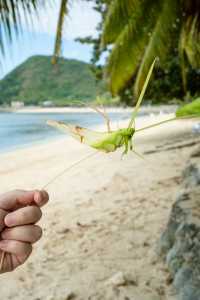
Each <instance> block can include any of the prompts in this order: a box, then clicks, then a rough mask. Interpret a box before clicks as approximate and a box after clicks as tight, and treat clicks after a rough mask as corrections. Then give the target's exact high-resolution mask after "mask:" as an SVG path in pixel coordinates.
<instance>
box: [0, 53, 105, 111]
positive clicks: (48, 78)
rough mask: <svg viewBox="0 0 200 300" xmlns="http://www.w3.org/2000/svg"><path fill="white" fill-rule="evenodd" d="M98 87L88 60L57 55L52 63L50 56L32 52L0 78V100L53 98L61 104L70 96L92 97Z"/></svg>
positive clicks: (41, 100)
mask: <svg viewBox="0 0 200 300" xmlns="http://www.w3.org/2000/svg"><path fill="white" fill-rule="evenodd" d="M102 90H103V87H102V84H98V85H97V84H96V80H95V77H94V75H93V73H92V71H91V69H90V65H89V64H86V63H84V62H81V61H77V60H68V59H63V58H59V60H58V63H57V64H56V65H52V63H51V57H47V56H34V57H31V58H29V59H28V60H27V61H26V62H24V63H23V64H21V65H20V66H19V67H17V68H16V69H15V70H14V71H12V72H11V73H10V74H8V75H7V76H6V77H5V78H4V79H3V80H1V81H0V104H5V103H6V104H10V103H11V101H24V103H25V104H27V105H29V104H35V105H36V104H39V103H40V102H43V101H53V102H54V103H55V104H56V105H58V106H63V105H67V104H71V103H72V100H81V101H92V100H94V99H96V96H97V95H98V94H99V92H100V91H102Z"/></svg>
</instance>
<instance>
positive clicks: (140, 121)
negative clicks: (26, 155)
mask: <svg viewBox="0 0 200 300" xmlns="http://www.w3.org/2000/svg"><path fill="white" fill-rule="evenodd" d="M123 112H124V110H123ZM173 116H174V114H168V113H167V114H165V113H160V114H158V113H157V114H154V113H151V114H149V113H147V114H144V115H142V116H138V118H137V119H136V123H137V127H143V126H146V124H149V123H151V124H152V123H153V122H154V119H157V121H156V122H160V121H161V120H164V119H167V118H170V117H173ZM129 120H130V118H128V117H127V118H123V119H119V120H118V121H113V122H111V127H112V129H113V130H117V129H118V127H120V128H125V127H126V126H128V122H129ZM89 128H90V129H92V130H94V131H99V132H104V131H105V130H106V127H105V124H104V123H102V124H98V125H97V124H96V125H93V126H90V127H89ZM66 138H70V134H66V135H62V136H61V135H59V134H58V135H55V136H48V137H47V138H45V139H39V140H37V141H32V142H30V143H26V144H19V145H16V146H12V147H11V148H9V147H8V148H5V149H3V150H0V155H1V154H4V153H12V152H15V151H18V150H23V149H28V148H31V147H35V146H40V145H45V144H48V143H51V142H56V141H62V140H64V139H66Z"/></svg>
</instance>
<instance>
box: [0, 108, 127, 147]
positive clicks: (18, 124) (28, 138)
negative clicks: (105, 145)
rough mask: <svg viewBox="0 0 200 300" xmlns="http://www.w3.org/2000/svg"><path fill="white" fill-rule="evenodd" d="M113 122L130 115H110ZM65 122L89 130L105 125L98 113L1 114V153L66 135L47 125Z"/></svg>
mask: <svg viewBox="0 0 200 300" xmlns="http://www.w3.org/2000/svg"><path fill="white" fill-rule="evenodd" d="M109 116H110V118H111V120H112V121H116V120H121V119H127V118H129V117H130V113H128V112H123V113H119V112H116V113H110V114H109ZM49 119H51V120H59V121H65V122H69V123H73V124H77V125H81V126H85V127H88V128H92V127H94V126H96V125H100V124H103V122H104V120H103V119H102V117H101V116H99V115H98V114H96V113H92V112H91V113H63V114H62V113H32V114H31V113H27V114H25V113H23V114H19V113H17V114H15V113H0V152H7V151H11V150H14V149H16V148H20V147H24V146H29V145H31V144H33V143H38V142H45V141H47V140H49V139H53V138H56V137H60V136H62V135H64V133H62V132H59V131H58V130H55V129H54V128H51V127H50V126H48V125H46V121H47V120H49Z"/></svg>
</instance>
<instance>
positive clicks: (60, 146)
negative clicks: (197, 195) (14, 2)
mask: <svg viewBox="0 0 200 300" xmlns="http://www.w3.org/2000/svg"><path fill="white" fill-rule="evenodd" d="M160 118H161V117H159V120H160ZM162 118H164V119H165V118H167V117H166V116H163V117H162ZM157 120H158V117H157V118H155V117H152V118H150V117H145V118H140V121H139V125H138V126H139V127H140V126H142V125H143V126H144V125H146V124H149V123H153V122H155V121H157ZM194 122H195V121H176V122H173V123H170V124H166V125H163V126H162V127H159V128H153V129H151V130H148V131H144V132H143V133H142V132H140V133H138V135H137V136H136V137H135V145H136V150H137V151H138V152H140V153H148V152H151V151H155V150H156V151H157V152H155V153H152V154H150V153H149V154H146V155H144V156H145V160H142V159H140V158H138V157H137V156H136V155H134V154H133V153H130V154H129V155H127V156H126V157H124V159H123V160H121V152H120V151H119V152H116V153H113V154H110V155H107V154H103V153H98V154H96V155H95V156H93V157H91V158H90V159H88V160H85V161H83V162H82V163H80V164H79V165H78V166H76V167H74V168H73V169H71V170H70V171H69V172H67V173H66V174H63V175H62V176H61V177H59V178H58V179H57V180H55V181H54V182H53V183H52V184H51V185H49V186H48V187H47V190H48V192H49V194H50V202H49V204H48V206H47V207H45V208H44V215H43V219H42V221H41V222H40V223H41V225H42V226H43V228H44V236H43V238H42V241H40V242H39V243H37V244H36V245H35V246H34V251H33V255H32V256H31V258H30V259H29V261H28V262H27V263H26V264H24V265H23V266H22V267H20V268H19V269H17V270H16V271H15V272H13V273H9V274H5V275H2V276H1V279H0V286H1V288H0V291H1V299H4V300H6V299H12V300H25V299H26V300H27V299H30V300H67V299H78V300H100V299H101V300H115V299H116V300H118V299H120V300H122V299H123V300H128V299H130V300H159V299H160V300H161V299H162V300H163V299H167V300H172V299H174V298H173V291H172V289H171V286H169V280H168V277H169V274H168V272H167V270H166V268H165V266H164V264H163V262H162V261H161V260H160V259H159V258H158V257H157V255H156V251H155V249H156V244H157V241H158V239H159V237H160V235H161V233H162V231H163V230H164V228H165V225H166V223H167V221H168V216H169V212H170V208H171V205H172V203H173V202H174V200H175V196H176V193H177V191H178V185H179V181H180V176H181V172H182V170H183V169H184V167H185V164H186V162H187V160H188V158H189V156H190V153H191V151H192V150H193V149H192V148H189V147H184V148H182V149H179V150H178V149H174V150H168V151H166V150H165V151H164V149H163V147H164V148H167V147H170V145H174V144H175V143H183V142H187V141H189V140H190V139H194V138H195V137H194V136H193V134H192V133H191V128H192V125H193V124H194ZM123 123H124V122H123ZM120 125H122V124H120ZM90 153H91V154H93V153H94V152H93V150H91V149H90V148H88V147H87V146H84V145H81V144H79V143H77V141H74V140H73V139H72V138H70V137H66V138H64V139H63V138H62V139H58V140H55V141H50V142H48V143H45V144H41V145H33V146H32V147H29V148H24V149H20V150H16V151H13V152H10V153H7V154H1V155H0V166H1V167H0V182H1V192H6V191H8V190H11V189H16V188H17V189H34V188H42V187H43V186H45V184H46V183H47V182H49V181H50V180H51V179H52V178H53V177H54V176H55V175H56V174H58V173H59V172H61V171H62V170H64V169H65V168H66V167H67V166H70V165H71V164H73V163H74V162H76V161H78V160H80V159H81V158H83V157H85V156H87V155H89V154H90Z"/></svg>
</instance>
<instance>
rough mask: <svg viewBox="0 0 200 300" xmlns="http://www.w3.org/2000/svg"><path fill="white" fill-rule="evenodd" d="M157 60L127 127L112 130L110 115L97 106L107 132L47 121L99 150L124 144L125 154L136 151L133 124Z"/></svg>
mask: <svg viewBox="0 0 200 300" xmlns="http://www.w3.org/2000/svg"><path fill="white" fill-rule="evenodd" d="M155 62H156V59H155V60H154V62H153V63H152V65H151V68H150V70H149V73H148V75H147V78H146V81H145V83H144V86H143V89H142V92H141V94H140V97H139V99H138V101H137V104H136V107H135V110H134V112H133V114H132V118H131V120H130V123H129V125H128V127H127V128H123V129H119V130H116V131H111V129H110V120H109V118H108V116H107V115H106V113H105V112H101V111H100V110H99V109H97V108H95V110H96V111H97V112H99V113H100V114H102V115H103V117H104V118H105V120H106V124H107V128H108V131H107V132H96V131H93V130H90V129H86V128H83V127H80V126H74V125H71V124H66V123H64V122H56V121H48V122H47V123H48V124H49V125H50V126H53V127H56V128H58V129H60V130H63V131H65V132H67V133H69V134H70V135H71V136H73V137H74V138H75V139H77V140H78V141H80V142H81V143H85V144H87V145H89V146H90V147H92V148H94V149H96V150H98V151H103V152H106V153H109V152H114V151H116V150H117V149H118V148H120V147H122V146H124V147H125V150H124V152H123V154H127V153H128V151H129V150H132V151H134V149H133V144H132V138H133V135H134V133H135V132H136V130H135V127H134V126H133V125H134V122H135V118H136V116H137V113H138V110H139V107H140V104H141V102H142V100H143V96H144V94H145V91H146V88H147V86H148V82H149V80H150V77H151V74H152V72H153V68H154V65H155Z"/></svg>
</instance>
